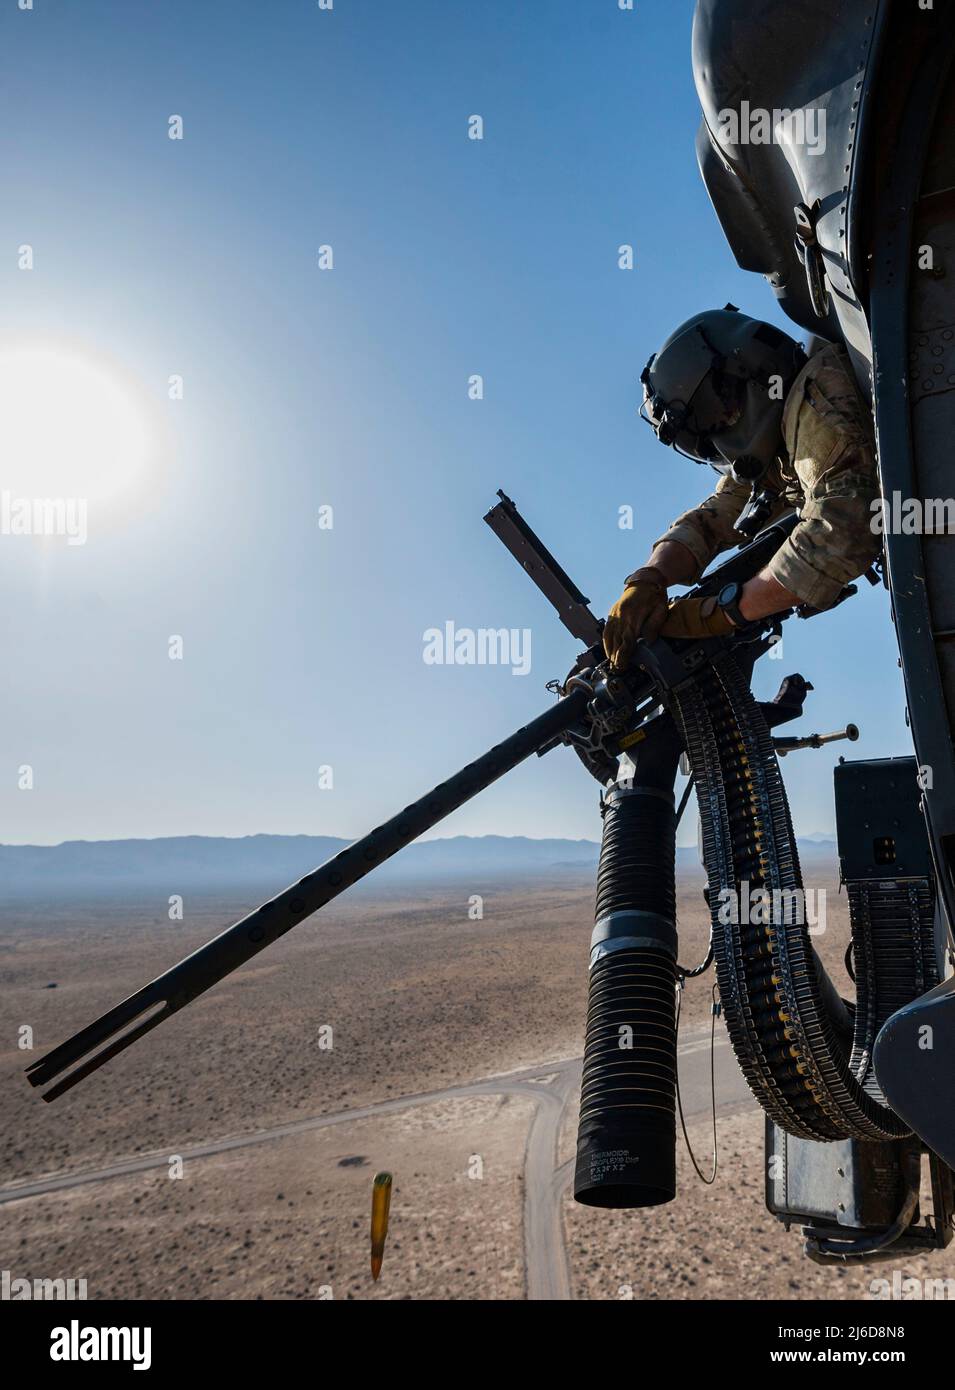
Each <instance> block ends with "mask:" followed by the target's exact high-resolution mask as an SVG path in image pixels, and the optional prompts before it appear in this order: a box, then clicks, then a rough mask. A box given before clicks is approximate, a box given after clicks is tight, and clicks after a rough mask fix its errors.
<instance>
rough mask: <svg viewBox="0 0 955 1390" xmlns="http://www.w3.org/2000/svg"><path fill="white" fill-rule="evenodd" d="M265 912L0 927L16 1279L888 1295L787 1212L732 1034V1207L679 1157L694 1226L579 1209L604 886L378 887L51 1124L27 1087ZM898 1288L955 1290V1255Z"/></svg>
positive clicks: (707, 981)
mask: <svg viewBox="0 0 955 1390" xmlns="http://www.w3.org/2000/svg"><path fill="white" fill-rule="evenodd" d="M806 879H807V883H811V884H812V885H813V886H817V887H825V888H826V890H827V900H826V902H827V930H826V932H825V933H824V934H823V935H822V936H821V937H819V938H817V948H818V949H819V951H820V954H821V955H822V957H823V959H824V961H825V963H826V964H827V966H828V968H829V969H830V972H831V974H832V975H833V978H834V979H835V980H836V981H837V983H838V984H839V986H840V988H842V989H843V990H844V991H845V992H851V986H850V985H849V983H848V981H847V980H846V977H845V973H844V970H843V967H842V957H843V954H844V950H845V942H846V931H847V916H846V908H845V898H844V897H840V896H839V894H838V892H837V888H836V883H835V876H834V871H833V868H832V867H831V866H829V865H828V864H826V863H822V864H820V865H819V866H818V871H816V872H814V871H813V870H812V868H811V867H810V866H807V873H806ZM701 883H702V879H701V877H700V875H699V874H698V873H696V872H694V871H685V872H683V873H682V875H681V879H680V895H679V896H680V930H681V941H682V950H681V954H682V958H683V963H684V964H687V965H689V964H693V963H695V962H696V961H697V960H698V959H699V958H701V957H702V955H703V953H704V951H705V945H706V937H707V930H708V928H707V918H706V909H705V905H704V903H703V900H702V897H701V893H700V888H701ZM275 886H277V885H272V887H275ZM266 887H267V885H266ZM473 894H480V895H481V896H482V898H483V918H482V919H481V920H471V918H470V917H469V900H470V899H471V896H472V895H473ZM254 905H255V902H254V901H252V900H244V901H239V900H236V901H225V900H216V901H209V900H205V901H203V900H196V901H194V902H192V901H188V900H187V902H186V912H185V919H184V921H182V922H170V921H169V920H168V917H167V913H166V904H165V901H164V900H161V899H160V900H157V901H154V902H145V901H143V900H142V899H141V898H140V899H139V900H128V899H120V898H113V899H110V900H107V901H103V902H85V903H82V904H71V905H67V904H63V903H60V904H58V905H50V906H48V907H43V908H41V907H37V906H32V905H31V906H30V907H29V908H24V907H22V906H8V907H6V908H3V909H2V911H0V950H2V981H3V990H2V1027H0V1039H2V1045H3V1046H2V1056H0V1065H2V1079H0V1119H2V1125H0V1133H2V1141H0V1142H2V1149H0V1153H2V1157H0V1231H2V1245H0V1267H2V1268H3V1269H6V1270H9V1271H10V1274H11V1277H25V1278H84V1279H85V1280H86V1281H87V1293H88V1296H89V1297H90V1298H94V1299H96V1298H189V1299H195V1298H236V1299H242V1298H249V1299H255V1298H298V1299H301V1298H315V1299H319V1298H329V1299H369V1298H384V1299H436V1300H437V1299H495V1300H496V1299H503V1300H506V1299H523V1298H531V1299H546V1298H555V1299H564V1298H574V1299H597V1300H601V1299H611V1300H617V1299H624V1298H637V1299H700V1298H713V1297H728V1298H738V1299H752V1298H757V1297H759V1298H771V1297H782V1298H793V1299H815V1298H843V1299H864V1298H866V1297H868V1296H870V1285H871V1281H872V1280H873V1278H877V1277H885V1276H886V1273H887V1272H888V1273H889V1274H891V1271H892V1269H893V1268H894V1265H891V1264H890V1265H884V1264H883V1265H874V1266H867V1267H863V1268H858V1269H851V1270H843V1269H829V1268H820V1267H818V1266H815V1265H813V1264H811V1263H809V1262H808V1261H807V1260H806V1259H805V1258H804V1257H803V1255H802V1253H801V1240H800V1238H799V1235H798V1233H797V1232H795V1231H793V1232H791V1233H789V1234H787V1233H786V1232H785V1231H784V1229H783V1228H782V1226H781V1225H779V1224H778V1223H777V1222H776V1221H775V1220H774V1219H773V1218H772V1217H771V1216H770V1215H769V1214H768V1213H767V1212H766V1210H765V1207H764V1204H763V1124H762V1112H761V1111H759V1110H758V1108H757V1107H756V1105H755V1103H754V1102H753V1101H752V1100H751V1099H750V1098H749V1097H748V1092H747V1091H746V1088H745V1085H744V1084H743V1083H742V1081H741V1078H740V1077H739V1074H738V1069H737V1068H736V1066H735V1062H734V1060H733V1058H732V1053H731V1050H730V1048H729V1047H728V1044H727V1042H726V1039H725V1035H724V1034H723V1030H722V1024H719V1025H718V1028H717V1052H716V1057H717V1067H716V1071H717V1104H718V1108H719V1154H720V1171H719V1175H718V1177H717V1181H716V1183H715V1184H714V1185H713V1186H712V1187H706V1186H704V1185H703V1184H702V1183H701V1182H700V1181H699V1180H698V1179H697V1177H696V1176H695V1174H694V1173H693V1171H692V1168H691V1166H690V1163H689V1160H688V1158H687V1156H686V1152H685V1147H684V1145H683V1143H682V1140H681V1141H680V1145H679V1149H680V1152H679V1173H680V1176H679V1192H678V1198H677V1200H676V1201H675V1202H673V1203H671V1204H670V1205H668V1206H665V1207H662V1208H657V1209H655V1210H652V1211H641V1212H616V1213H614V1212H607V1211H599V1210H594V1209H590V1208H583V1207H580V1206H578V1205H577V1204H575V1203H574V1202H573V1200H572V1199H571V1196H570V1187H571V1181H572V1161H571V1159H572V1154H573V1147H574V1133H575V1126H576V1103H577V1089H578V1086H579V1057H580V1053H581V1047H582V1031H583V1019H584V1011H585V1004H586V962H587V950H588V941H589V934H590V923H591V920H592V912H593V888H592V885H591V883H590V882H589V881H588V880H587V879H586V878H585V877H584V876H583V875H582V874H581V873H580V872H579V871H565V872H558V873H555V874H554V875H552V876H551V877H550V879H549V880H547V881H533V882H523V883H522V882H512V883H509V884H507V885H504V886H498V887H496V888H495V887H494V886H493V885H489V884H481V883H476V884H475V883H470V882H469V883H462V882H448V883H442V884H431V885H429V886H415V885H411V886H407V885H405V886H401V887H389V888H388V890H387V892H384V891H381V890H377V891H376V890H375V889H374V887H373V885H371V884H368V885H365V886H364V887H363V888H362V889H360V890H359V891H358V892H357V893H355V894H352V895H349V897H348V899H347V900H343V901H341V902H339V903H336V904H332V905H330V906H329V908H327V909H326V910H324V911H323V912H322V913H320V914H319V915H318V916H316V917H315V918H314V919H312V920H311V921H310V922H308V923H305V924H303V925H302V926H300V927H299V928H297V929H296V930H295V931H294V932H293V933H291V934H290V935H289V936H288V937H286V938H284V939H283V940H282V941H280V942H278V943H276V944H275V945H274V946H272V947H271V948H270V949H269V950H268V952H266V953H265V954H263V955H261V956H259V957H258V958H256V959H255V960H254V961H252V962H250V963H249V964H248V965H246V966H245V967H244V968H243V969H242V970H240V971H239V972H238V973H236V974H235V975H233V976H232V977H230V978H229V979H227V980H225V981H223V982H222V983H221V984H220V985H218V986H217V987H216V988H215V989H214V990H212V991H211V992H210V993H209V994H207V995H205V996H204V997H203V998H201V999H200V1000H198V1001H196V1002H194V1003H193V1004H191V1005H190V1006H189V1007H188V1008H186V1009H185V1010H183V1011H182V1012H181V1013H179V1014H177V1015H176V1016H175V1017H174V1018H172V1019H170V1020H169V1021H167V1022H166V1023H164V1024H163V1025H162V1026H161V1027H160V1028H158V1029H157V1030H156V1031H155V1032H153V1033H151V1034H150V1035H149V1036H148V1037H146V1038H144V1039H142V1040H141V1041H139V1042H138V1043H136V1044H135V1045H134V1046H133V1047H132V1048H130V1049H129V1051H127V1052H125V1053H124V1054H122V1056H120V1057H119V1058H117V1059H115V1060H114V1061H113V1062H111V1063H109V1064H108V1065H107V1066H106V1067H105V1068H104V1069H103V1070H101V1071H99V1072H97V1073H96V1074H95V1075H94V1076H92V1077H90V1078H89V1079H88V1080H87V1081H85V1082H84V1083H83V1084H82V1085H80V1086H79V1087H77V1089H76V1090H74V1091H71V1092H70V1093H68V1094H67V1095H65V1096H64V1097H62V1098H61V1099H60V1100H58V1101H56V1102H55V1103H53V1104H52V1105H47V1104H44V1102H43V1101H42V1100H41V1098H40V1096H39V1095H38V1094H37V1093H36V1092H35V1091H33V1090H32V1089H31V1088H30V1086H29V1085H28V1084H27V1082H26V1080H25V1078H24V1076H23V1070H24V1068H25V1067H26V1066H27V1065H29V1063H30V1062H31V1061H32V1060H34V1059H35V1058H37V1057H39V1056H40V1055H42V1054H43V1053H44V1052H45V1051H47V1050H48V1049H49V1048H50V1047H52V1046H54V1045H55V1044H56V1043H58V1042H60V1041H62V1039H63V1038H64V1037H66V1036H67V1035H68V1034H69V1033H71V1032H72V1031H73V1030H74V1029H76V1028H77V1027H80V1026H82V1025H83V1024H85V1023H87V1022H89V1021H91V1020H92V1018H94V1017H95V1016H96V1015H97V1014H98V1013H100V1012H102V1011H103V1010H105V1009H106V1008H107V1007H109V1006H110V1005H111V1004H113V1003H115V1002H117V1001H118V1000H119V999H120V998H122V997H124V996H125V995H126V994H128V993H130V992H132V991H133V990H134V989H136V988H138V987H139V986H140V985H142V984H143V983H145V981H146V980H148V979H150V978H151V977H152V976H154V975H156V974H158V973H160V972H161V971H162V970H164V969H166V968H168V967H169V966H170V965H171V964H173V963H174V962H175V961H176V960H178V959H180V958H181V957H182V956H183V955H185V954H186V953H187V952H188V951H189V950H192V949H194V948H195V947H196V946H198V945H200V944H201V943H202V942H204V941H206V940H207V939H209V937H211V936H212V935H214V934H215V933H216V932H217V931H218V930H221V928H222V927H224V926H226V925H228V924H229V923H230V922H231V921H233V920H235V919H236V918H237V917H239V916H241V915H242V913H243V912H244V911H247V910H248V909H249V908H251V907H252V906H254ZM711 982H712V975H711V974H709V975H705V976H703V977H702V979H700V980H697V981H691V982H690V983H689V985H688V988H687V992H686V998H685V1002H684V1009H683V1021H682V1029H681V1072H682V1076H683V1097H684V1105H685V1109H686V1111H687V1114H688V1125H689V1130H690V1137H691V1140H692V1142H693V1145H694V1148H695V1150H696V1152H697V1154H698V1157H699V1161H700V1164H701V1167H703V1168H704V1169H706V1168H707V1167H708V1163H709V1157H710V1152H711V1120H710V1115H709V1105H710V1094H709V1070H708V1068H709V1037H710V986H711ZM52 986H55V987H52ZM24 1028H29V1029H31V1030H32V1042H33V1048H32V1051H31V1050H29V1049H25V1048H23V1047H22V1046H20V1045H19V1044H20V1042H21V1040H22V1038H23V1036H24V1034H23V1030H24ZM329 1044H330V1045H329ZM382 1168H387V1169H389V1170H390V1171H392V1172H393V1173H394V1178H395V1181H394V1196H393V1199H392V1219H391V1228H390V1234H389V1238H388V1244H387V1248H386V1252H385V1261H384V1269H383V1273H382V1277H381V1280H380V1281H379V1282H378V1283H377V1284H375V1283H373V1282H372V1280H371V1277H370V1274H369V1269H368V1215H369V1208H370V1200H371V1178H372V1175H373V1173H374V1172H375V1171H376V1170H378V1169H382ZM953 1250H955V1247H953ZM898 1267H899V1269H900V1270H901V1271H902V1274H903V1277H907V1276H909V1275H915V1276H917V1277H921V1278H926V1279H943V1278H949V1277H951V1276H953V1275H955V1255H953V1254H952V1253H951V1252H948V1251H947V1252H944V1253H943V1254H941V1255H936V1256H934V1257H932V1258H925V1259H914V1260H900V1261H899V1262H898Z"/></svg>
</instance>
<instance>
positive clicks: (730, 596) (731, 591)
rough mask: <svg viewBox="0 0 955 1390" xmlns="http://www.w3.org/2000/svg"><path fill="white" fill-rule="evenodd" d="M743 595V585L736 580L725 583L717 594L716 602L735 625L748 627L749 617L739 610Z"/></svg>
mask: <svg viewBox="0 0 955 1390" xmlns="http://www.w3.org/2000/svg"><path fill="white" fill-rule="evenodd" d="M742 597H743V586H742V584H740V583H738V582H737V581H736V580H734V581H733V582H732V583H731V584H724V585H723V587H722V589H720V591H719V593H718V594H717V596H716V602H717V603H718V604H719V606H720V608H721V609H722V610H723V612H724V613H725V614H726V616H727V617H728V618H729V620H730V622H731V623H732V624H733V626H734V627H746V624H747V619H746V618H744V617H743V615H742V613H741V612H740V611H739V601H740V599H741V598H742Z"/></svg>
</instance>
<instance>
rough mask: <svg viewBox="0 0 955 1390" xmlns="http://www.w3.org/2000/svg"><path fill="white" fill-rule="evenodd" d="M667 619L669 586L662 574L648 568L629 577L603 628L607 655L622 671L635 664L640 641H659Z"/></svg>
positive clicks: (650, 567)
mask: <svg viewBox="0 0 955 1390" xmlns="http://www.w3.org/2000/svg"><path fill="white" fill-rule="evenodd" d="M666 616H667V585H666V580H665V579H664V577H663V575H662V574H661V573H660V571H659V570H658V569H654V568H653V567H652V566H647V567H645V568H643V569H640V570H637V571H636V573H635V574H632V575H630V577H629V579H628V580H627V581H626V588H625V589H624V591H623V593H622V594H621V596H620V598H618V599H617V602H616V603H615V604H614V606H613V607H612V608H611V610H610V612H609V614H608V615H607V621H606V622H605V624H604V651H605V652H606V653H607V655H608V657H609V658H610V660H611V661H612V662H613V664H614V666H616V667H617V669H618V670H619V671H625V670H626V669H627V667H628V666H629V665H630V664H631V663H632V661H633V655H634V651H635V648H636V644H637V639H638V638H640V637H642V638H643V639H644V641H646V642H655V641H656V639H657V638H658V637H659V635H660V629H661V628H662V626H663V623H664V620H665V619H666Z"/></svg>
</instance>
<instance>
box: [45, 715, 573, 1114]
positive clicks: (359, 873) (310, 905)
mask: <svg viewBox="0 0 955 1390" xmlns="http://www.w3.org/2000/svg"><path fill="white" fill-rule="evenodd" d="M588 698H589V696H588V693H587V692H586V691H585V690H574V691H572V692H571V693H570V694H569V695H567V696H565V697H564V698H563V699H562V700H560V701H558V703H557V704H556V705H554V706H552V707H551V708H550V709H548V710H547V711H546V712H545V713H544V714H541V715H538V717H537V718H536V719H532V720H531V722H530V723H529V724H525V725H524V727H523V728H521V729H518V730H517V732H516V733H513V734H511V736H510V737H509V738H506V739H505V740H504V741H503V743H499V744H497V745H496V746H495V747H494V748H491V749H490V750H489V751H488V752H487V753H484V754H482V756H481V757H480V758H477V759H475V761H474V762H473V763H469V764H468V765H467V767H464V768H462V769H461V771H460V772H456V773H455V774H454V776H453V777H449V778H448V780H447V781H446V782H441V783H440V784H439V785H438V786H436V787H434V788H432V790H431V791H429V792H426V793H425V795H424V796H422V797H420V798H419V799H418V800H417V801H414V802H412V803H411V805H410V806H406V807H405V809H404V810H403V811H399V812H398V814H397V815H396V816H392V817H391V819H390V820H387V821H385V822H384V824H383V825H379V826H378V827H377V829H375V830H372V831H371V833H370V834H368V835H366V836H364V838H363V839H361V840H356V841H355V843H354V844H352V845H349V846H348V847H347V848H346V849H343V850H340V851H339V853H338V854H336V855H334V856H333V857H332V858H331V859H329V860H327V861H326V862H325V863H324V864H322V865H320V866H319V868H317V869H315V870H314V871H313V872H312V873H310V874H306V875H305V877H304V878H303V879H300V880H299V882H298V883H293V884H292V886H291V887H290V888H286V889H285V891H284V892H283V893H280V894H279V895H278V897H276V898H272V899H271V900H270V901H269V902H266V903H263V904H262V906H261V907H257V908H256V909H255V911H254V912H251V913H250V914H249V915H248V917H243V918H242V919H241V921H239V922H236V923H235V924H234V925H233V926H231V927H227V928H226V930H225V931H224V932H221V933H220V934H219V935H218V936H216V937H214V938H213V939H212V940H211V941H209V942H207V943H206V945H205V946H200V947H199V949H198V950H197V951H193V953H192V955H190V956H186V958H185V959H184V960H181V961H180V962H179V964H178V965H174V966H173V967H172V969H171V970H167V971H166V972H165V974H163V975H159V976H157V977H156V979H155V980H152V981H151V982H150V983H149V984H148V985H144V987H143V988H142V989H140V990H137V991H136V993H135V994H131V995H129V997H128V998H127V999H124V1000H123V1001H122V1003H121V1004H117V1005H116V1006H115V1008H112V1009H110V1010H108V1012H107V1013H105V1014H103V1015H102V1016H101V1017H100V1018H98V1019H96V1021H95V1022H94V1023H91V1024H89V1025H88V1026H87V1027H86V1028H82V1029H81V1030H80V1031H79V1032H78V1033H75V1034H74V1035H73V1037H72V1038H68V1039H67V1041H66V1042H64V1043H61V1044H60V1046H59V1047H56V1048H54V1049H53V1051H52V1052H49V1053H47V1055H46V1056H45V1057H41V1058H40V1059H39V1060H38V1061H36V1062H34V1063H33V1065H32V1066H31V1067H29V1068H28V1070H27V1076H28V1077H29V1079H30V1082H31V1084H32V1085H34V1086H44V1085H46V1083H47V1082H48V1081H52V1080H53V1078H54V1077H57V1076H60V1075H61V1073H62V1072H64V1071H67V1069H68V1068H70V1067H74V1070H72V1071H68V1072H67V1075H66V1076H63V1078H62V1080H60V1081H58V1082H57V1083H56V1085H54V1086H52V1087H51V1088H50V1089H49V1090H48V1091H46V1092H45V1093H44V1095H43V1099H44V1100H47V1101H49V1100H55V1099H56V1097H57V1096H59V1095H62V1094H63V1092H64V1091H67V1090H69V1089H70V1087H71V1086H75V1085H76V1083H77V1082H78V1081H82V1080H83V1078H84V1077H86V1076H88V1075H89V1074H90V1072H93V1071H95V1070H96V1069H97V1068H98V1067H101V1066H102V1065H103V1063H104V1062H107V1061H109V1060H110V1058H112V1057H115V1056H116V1054H117V1053H119V1052H122V1051H123V1049H124V1048H126V1047H128V1046H129V1045H130V1043H132V1042H135V1040H136V1039H137V1038H140V1037H142V1036H143V1034H144V1033H148V1032H149V1031H150V1029H152V1028H155V1027H156V1026H157V1024H159V1023H162V1021H163V1019H166V1018H169V1016H170V1015H171V1014H174V1013H176V1012H177V1011H178V1010H179V1009H181V1008H183V1006H184V1005H186V1004H188V1003H190V1002H191V1001H192V1000H193V999H195V998H196V996H197V995H199V994H202V993H203V992H204V991H205V990H207V989H209V988H210V987H211V986H212V985H214V984H217V983H218V981H219V980H221V979H222V978H223V976H225V975H228V974H229V973H230V972H231V971H233V970H235V969H237V967H238V966H240V965H244V964H245V962H246V961H247V960H250V959H251V957H252V956H254V955H257V954H258V952H259V951H262V950H264V949H265V947H266V946H268V945H270V944H271V943H272V942H273V941H276V940H277V939H278V938H279V937H280V936H284V935H285V933H286V932H287V931H291V929H292V927H296V926H298V924H299V922H303V921H304V920H305V918H306V917H310V916H311V915H312V913H313V912H317V911H318V910H319V908H321V907H324V906H325V904H326V903H329V902H331V900H332V899H333V898H337V897H338V895H339V893H344V892H345V890H346V889H347V888H350V887H351V885H352V884H353V883H357V881H358V880H359V879H360V878H364V876H365V875H366V874H368V873H370V872H371V871H372V869H374V868H377V866H378V865H379V864H381V863H383V862H384V860H386V859H390V858H391V856H392V855H393V854H397V853H398V851H399V850H401V849H404V847H405V845H408V844H410V843H411V841H412V840H416V839H417V838H418V836H419V835H423V834H424V833H425V831H427V830H430V829H431V827H432V826H434V825H437V823H438V822H439V821H441V820H444V818H445V816H448V815H450V814H451V812H452V811H455V810H457V808H458V807H459V806H463V805H464V803H465V802H466V801H470V799H471V798H472V797H473V796H476V795H477V794H478V792H481V791H483V790H484V788H485V787H488V786H490V785H491V783H492V782H496V781H497V779H498V778H499V777H503V776H504V774H505V773H507V772H510V771H511V769H512V768H514V767H517V765H518V763H522V762H523V761H524V760H525V759H526V758H529V757H530V756H531V754H533V753H535V752H537V751H538V749H541V748H543V747H544V746H545V745H547V744H550V743H551V742H552V741H553V739H554V738H556V737H557V736H558V735H559V734H560V733H562V732H563V730H565V729H567V728H569V727H570V725H572V724H574V723H575V722H576V721H577V720H578V719H580V718H581V716H582V715H583V714H584V712H585V710H586V707H587V701H588ZM144 1015H145V1016H144ZM129 1025H133V1026H131V1027H130V1026H129ZM123 1029H128V1031H126V1032H122V1030H123ZM117 1034H119V1036H117ZM103 1044H106V1046H103ZM96 1048H101V1050H100V1051H98V1052H94V1049H96ZM90 1053H93V1055H92V1056H90V1055H89V1054H90ZM84 1058H86V1060H85V1061H84V1060H83V1059H84ZM76 1063H80V1065H78V1066H75V1064H76Z"/></svg>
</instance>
